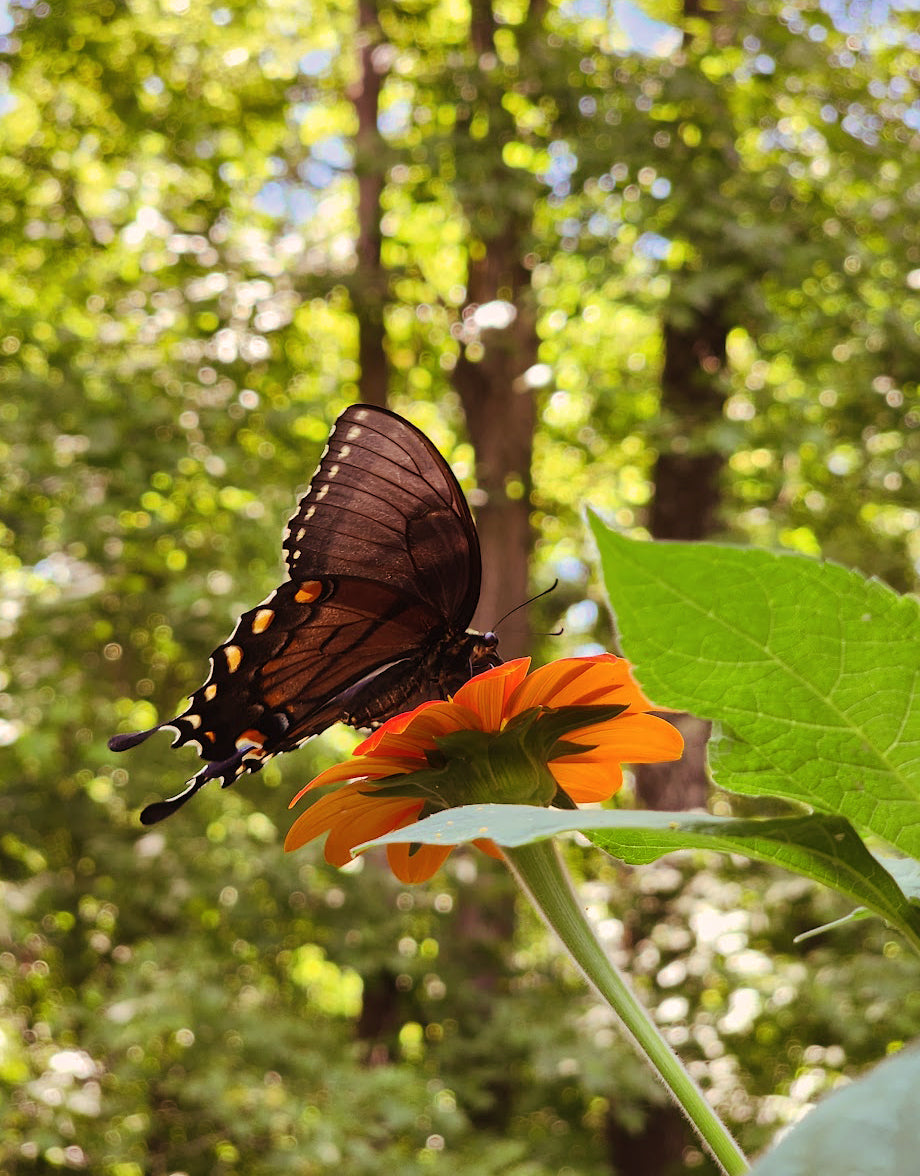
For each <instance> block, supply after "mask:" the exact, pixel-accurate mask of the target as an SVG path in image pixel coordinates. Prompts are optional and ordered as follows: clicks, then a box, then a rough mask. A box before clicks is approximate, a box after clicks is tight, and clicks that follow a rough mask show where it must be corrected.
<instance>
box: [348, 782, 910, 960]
mask: <svg viewBox="0 0 920 1176" xmlns="http://www.w3.org/2000/svg"><path fill="white" fill-rule="evenodd" d="M573 830H577V831H578V832H580V833H585V834H588V835H589V836H590V837H591V840H592V841H594V842H595V843H596V844H597V845H599V846H601V848H602V849H605V850H606V851H607V852H608V853H610V854H612V855H613V856H614V857H617V858H619V859H620V860H621V861H624V862H628V863H629V864H631V865H639V864H643V863H647V862H652V861H655V859H656V858H659V857H661V856H662V855H664V854H666V853H672V852H673V851H674V850H677V849H710V850H716V851H719V852H722V853H740V854H744V855H746V856H747V857H751V858H756V859H758V860H759V861H765V862H773V863H774V864H776V865H781V866H784V867H785V868H786V869H789V870H793V871H794V872H795V873H797V874H803V875H804V876H805V877H808V878H811V879H813V880H814V881H816V882H821V883H822V884H823V885H825V886H830V887H833V888H834V889H835V890H839V891H840V892H841V893H842V894H845V895H846V896H847V897H848V898H851V899H852V900H853V901H855V902H856V903H858V904H859V905H860V906H865V907H866V908H868V909H869V910H871V911H872V912H873V913H874V914H876V915H880V916H881V917H882V918H883V919H885V920H886V921H887V922H889V923H891V924H893V925H894V926H897V927H899V928H900V929H901V930H902V931H903V932H904V934H905V935H906V936H907V937H908V938H909V939H910V940H911V941H912V942H913V943H914V945H915V946H920V907H918V906H916V905H914V904H913V903H911V902H910V900H909V899H908V898H907V897H906V896H905V894H904V893H903V892H902V891H901V889H900V887H899V886H898V885H897V883H896V882H895V880H894V878H892V876H891V875H890V874H889V873H888V872H887V870H885V869H884V868H883V867H882V865H881V863H880V862H879V861H877V860H876V859H875V858H874V857H873V856H872V854H870V853H869V851H868V850H867V849H866V847H865V846H864V845H863V843H862V841H861V839H860V838H859V837H858V835H857V834H856V832H855V831H854V830H853V828H852V827H851V826H850V825H849V824H848V823H847V822H846V821H845V820H842V819H841V818H839V817H823V816H795V817H774V818H771V819H768V820H740V819H737V818H733V817H713V816H699V815H697V814H693V813H661V812H644V811H639V812H634V811H626V810H622V809H587V810H586V809H580V810H577V811H574V812H572V811H568V810H566V811H560V810H558V809H547V808H539V807H536V806H531V805H515V804H483V805H467V806H465V807H463V808H457V809H449V810H447V811H446V812H443V813H437V814H436V815H435V816H433V817H428V818H427V819H426V820H424V821H419V822H418V824H416V825H409V826H408V827H407V828H405V829H397V830H395V831H394V832H392V833H387V834H386V835H385V836H384V837H378V838H377V839H376V840H375V841H372V842H368V846H370V845H388V844H394V843H396V842H407V841H408V842H413V843H416V844H425V845H445V844H449V845H456V844H458V843H460V842H464V841H474V840H476V839H477V838H481V837H487V838H490V839H491V840H492V841H494V842H496V843H497V844H498V845H507V846H516V845H527V844H528V843H530V842H532V841H540V840H543V839H544V838H547V837H553V836H555V835H556V834H558V833H566V832H571V831H573ZM368 846H362V847H361V848H362V849H365V848H367V847H368Z"/></svg>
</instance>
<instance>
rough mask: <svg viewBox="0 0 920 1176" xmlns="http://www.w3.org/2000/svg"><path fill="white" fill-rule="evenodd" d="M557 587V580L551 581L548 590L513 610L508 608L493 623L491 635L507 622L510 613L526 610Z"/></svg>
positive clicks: (545, 589) (517, 605)
mask: <svg viewBox="0 0 920 1176" xmlns="http://www.w3.org/2000/svg"><path fill="white" fill-rule="evenodd" d="M558 586H559V580H558V579H556V580H553V582H552V584H550V586H549V587H548V588H544V589H543V591H542V592H538V593H537V594H536V596H531V597H530V598H529V600H525V601H524V602H523V604H516V605H515V606H514V608H509V609H508V611H507V612H506V613H505V615H504V616H503V617H499V618H498V620H497V621H496V622H495V624H494V625H493V626H492V632H493V633H494V632H495V630H496V629H497V628H498V626H499V625H500V624H501V623H502V621H507V619H508V618H509V617H510V616H511V615H512V613H516V612H518V610H519V609H522V608H526V607H527V606H528V604H533V602H534V601H535V600H539V599H540V597H541V596H548V595H549V593H550V592H552V591H553V589H554V588H558ZM560 632H561V630H560ZM549 635H550V636H552V634H549Z"/></svg>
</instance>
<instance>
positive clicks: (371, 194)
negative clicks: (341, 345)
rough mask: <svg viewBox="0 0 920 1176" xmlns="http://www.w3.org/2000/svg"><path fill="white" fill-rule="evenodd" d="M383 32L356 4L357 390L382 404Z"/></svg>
mask: <svg viewBox="0 0 920 1176" xmlns="http://www.w3.org/2000/svg"><path fill="white" fill-rule="evenodd" d="M382 37H383V34H382V32H381V29H380V24H379V21H378V15H377V5H376V3H375V2H374V0H360V3H359V5H358V42H357V43H358V51H359V53H360V58H361V68H360V74H359V79H358V81H357V82H356V83H355V85H354V87H353V88H352V90H351V93H350V97H351V99H352V102H353V103H354V108H355V113H356V114H357V116H358V132H357V135H356V136H355V174H356V176H357V181H358V239H357V242H356V246H355V251H356V254H357V267H356V271H355V276H354V281H353V282H352V290H351V300H352V306H353V307H354V310H355V316H356V318H357V321H358V364H359V367H360V369H361V374H360V377H359V384H358V387H359V390H360V397H361V400H363V401H364V403H365V404H376V405H379V406H380V407H381V408H383V407H385V406H386V400H387V385H388V383H389V380H388V366H387V358H386V351H385V348H384V326H383V308H384V305H385V302H386V296H387V289H388V281H387V275H386V273H385V272H384V269H383V266H382V265H381V262H380V244H381V237H382V234H381V230H380V197H381V194H382V193H383V186H384V182H385V179H386V158H387V147H386V142H385V140H384V138H383V136H382V135H381V134H380V131H379V129H378V126H377V115H378V110H379V106H380V90H381V88H382V86H383V72H382V71H381V70H380V69H379V68H378V64H377V63H379V61H380V55H379V47H380V42H381V40H382Z"/></svg>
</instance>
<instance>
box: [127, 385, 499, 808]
mask: <svg viewBox="0 0 920 1176" xmlns="http://www.w3.org/2000/svg"><path fill="white" fill-rule="evenodd" d="M284 552H285V557H286V561H287V570H288V573H289V577H290V578H289V579H288V580H286V581H285V582H284V583H283V584H282V585H281V586H280V587H279V588H276V589H275V591H274V592H272V593H271V595H270V596H268V597H266V599H265V600H263V601H262V603H261V604H257V605H256V607H255V608H253V609H250V610H249V612H245V613H243V615H242V616H241V617H240V619H239V620H238V621H237V624H236V628H235V629H234V630H233V633H232V634H231V636H230V637H229V638H228V639H227V640H226V641H225V642H224V643H223V644H222V645H219V646H218V647H217V649H215V650H214V652H213V653H212V654H211V672H210V674H209V676H208V679H207V681H206V682H205V683H204V685H203V686H201V687H199V689H198V690H196V691H195V692H194V693H193V694H192V695H191V696H190V699H189V706H188V707H187V709H186V710H184V711H183V712H182V713H181V714H179V715H176V716H175V717H174V718H172V719H169V720H168V721H166V722H163V723H158V724H157V726H155V727H151V728H150V729H149V730H147V731H137V732H134V733H132V734H122V735H115V736H113V737H112V738H111V739H110V740H109V748H110V749H111V750H112V751H127V750H128V749H129V748H132V747H136V746H137V745H138V744H139V743H142V742H143V741H144V740H145V739H147V738H148V737H149V736H150V735H152V734H153V733H154V732H155V731H159V730H162V729H164V728H171V729H172V730H174V731H175V732H176V738H175V739H174V740H173V743H172V746H173V747H179V746H184V745H185V744H190V745H192V746H194V747H195V748H196V749H197V750H198V753H199V755H200V756H201V758H202V759H203V760H206V761H207V763H206V764H205V766H204V767H203V768H202V769H201V770H200V771H199V772H198V773H197V775H195V776H193V777H192V779H191V780H189V781H188V783H187V784H186V786H185V788H184V789H183V790H182V791H181V792H179V793H178V794H177V795H176V796H173V797H170V798H169V799H168V800H160V801H156V802H154V803H153V804H150V805H148V806H147V807H146V808H145V809H144V810H143V811H142V812H141V821H142V822H143V824H145V825H152V824H155V823H156V822H157V821H161V820H163V818H164V817H168V816H169V815H170V814H171V813H174V812H175V811H176V810H177V809H178V808H180V807H181V806H182V805H183V804H185V802H186V801H187V800H189V799H190V798H191V797H192V796H194V795H195V793H196V792H198V790H199V789H200V788H201V787H203V785H205V784H206V783H208V781H209V780H220V782H221V786H222V787H223V788H226V787H228V786H229V785H230V784H232V783H233V781H234V780H236V779H237V778H238V777H239V776H240V775H242V774H243V773H244V772H257V771H259V770H260V769H261V768H262V767H263V765H264V764H265V762H266V761H267V760H268V759H270V758H271V757H272V756H274V755H278V754H279V753H281V752H285V751H292V750H293V749H294V748H296V747H299V746H300V745H301V744H303V743H304V742H305V741H306V740H307V739H309V738H310V737H311V736H313V735H317V734H319V733H320V732H321V731H325V730H326V728H327V727H330V726H331V725H332V724H333V723H337V722H342V723H347V724H349V725H350V726H352V727H375V726H379V724H380V723H382V722H384V721H385V720H386V719H389V718H391V717H392V716H393V715H397V714H400V713H402V712H403V711H407V710H411V709H412V708H413V707H415V706H417V705H418V704H419V703H421V702H426V701H429V700H431V699H438V698H446V697H447V696H448V695H449V694H452V693H453V692H454V691H455V690H457V689H458V688H459V687H460V686H461V685H462V684H463V683H464V682H466V681H468V680H469V679H470V678H471V677H472V676H473V675H474V674H477V673H480V672H481V671H482V670H484V669H487V668H488V667H490V666H496V665H501V658H500V657H499V656H498V653H497V646H498V638H497V637H496V636H495V634H494V633H477V632H475V631H472V630H468V629H467V626H468V625H469V623H470V621H471V620H472V618H473V613H474V612H475V610H476V605H477V603H478V601H479V589H480V579H481V557H480V551H479V538H478V536H477V534H476V527H475V525H474V523H473V518H472V515H471V514H470V509H469V507H468V506H467V503H466V499H465V498H464V497H463V491H462V490H461V489H460V486H459V484H458V482H457V479H456V478H455V477H454V474H453V471H452V470H451V468H450V466H449V465H448V464H447V462H446V461H445V460H444V458H443V457H442V456H441V454H440V453H439V452H438V451H437V449H435V447H434V445H433V444H432V442H431V441H430V440H429V439H428V438H427V437H426V436H425V434H424V433H422V432H421V431H420V430H419V429H417V428H416V427H415V426H414V425H412V424H410V423H409V421H407V420H404V419H403V418H402V417H401V416H397V414H396V413H394V412H390V411H388V410H387V409H384V408H377V407H375V406H372V405H367V404H353V405H351V406H350V407H349V408H346V409H345V411H344V412H343V413H342V414H341V416H340V417H339V418H338V420H337V421H336V422H335V424H334V426H333V428H332V432H331V433H330V434H329V441H328V443H327V445H326V449H325V452H324V453H323V456H322V458H321V459H320V463H319V467H318V468H317V470H316V473H315V474H314V475H313V480H312V482H311V483H310V486H309V488H308V490H307V492H306V493H305V494H304V496H303V497H302V498H301V500H300V502H299V503H298V505H297V510H296V511H295V513H294V515H293V517H292V518H291V520H290V522H289V523H288V526H287V530H286V532H285V535H284Z"/></svg>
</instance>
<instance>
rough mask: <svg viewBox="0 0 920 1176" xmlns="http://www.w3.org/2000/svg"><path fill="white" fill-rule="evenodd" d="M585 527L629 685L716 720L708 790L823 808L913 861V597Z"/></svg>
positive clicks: (744, 556) (918, 738)
mask: <svg viewBox="0 0 920 1176" xmlns="http://www.w3.org/2000/svg"><path fill="white" fill-rule="evenodd" d="M590 522H591V527H592V530H593V532H594V537H595V540H596V541H597V545H598V549H599V551H600V555H601V563H602V567H603V575H604V581H605V584H606V588H607V593H608V595H609V597H610V600H611V602H612V607H613V610H614V613H615V615H616V620H617V627H618V630H619V632H620V636H621V638H622V642H623V649H624V652H625V654H626V656H628V657H629V659H630V660H631V661H633V662H634V663H635V665H636V667H637V674H638V677H639V679H640V681H641V682H642V685H643V687H644V688H645V690H646V691H647V692H648V693H649V694H650V695H651V696H652V697H653V698H654V699H655V700H656V701H657V702H659V703H661V704H665V705H668V706H673V707H679V708H682V709H684V710H687V711H691V712H692V713H694V714H697V715H700V716H701V717H705V718H709V719H713V720H715V721H717V722H718V723H719V724H720V730H719V731H718V733H717V736H716V739H715V741H714V746H713V748H712V750H711V759H712V769H713V774H714V776H715V778H716V779H717V781H718V782H719V784H720V785H721V786H722V787H724V788H728V789H731V790H733V791H735V792H744V793H749V794H755V795H771V796H781V797H786V798H788V799H789V800H793V801H798V802H800V803H801V802H804V803H805V804H808V805H810V806H814V808H816V809H818V810H821V811H823V812H827V813H837V814H839V815H840V816H844V817H846V818H847V819H848V820H850V821H852V822H853V823H854V824H855V825H857V826H858V827H861V828H863V829H867V830H871V831H872V832H874V833H876V834H877V835H878V836H880V837H883V838H885V839H886V840H888V841H889V842H891V843H892V844H893V845H896V846H897V847H898V848H899V849H901V850H902V851H903V852H905V853H908V854H911V855H912V856H914V857H917V856H920V706H918V702H917V692H918V683H920V605H918V602H917V601H916V600H915V599H913V598H911V597H906V596H905V597H901V596H898V595H897V594H896V593H895V592H893V591H892V590H891V589H890V588H888V587H886V586H885V585H884V584H881V583H879V582H878V581H876V580H866V579H865V578H864V577H862V576H860V575H858V574H857V573H856V572H850V571H847V570H846V569H844V568H842V567H839V566H837V565H835V564H831V563H819V562H816V561H815V560H811V559H807V558H804V557H802V556H796V555H774V554H771V553H769V552H764V551H755V550H750V549H749V550H742V549H738V548H731V547H719V546H716V545H714V544H708V543H643V542H637V541H634V540H630V539H625V538H624V537H623V536H621V535H617V534H614V533H613V532H611V531H610V530H609V529H608V528H607V527H606V526H605V525H604V524H603V523H602V522H601V521H600V520H599V519H598V518H597V517H596V516H591V518H590Z"/></svg>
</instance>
